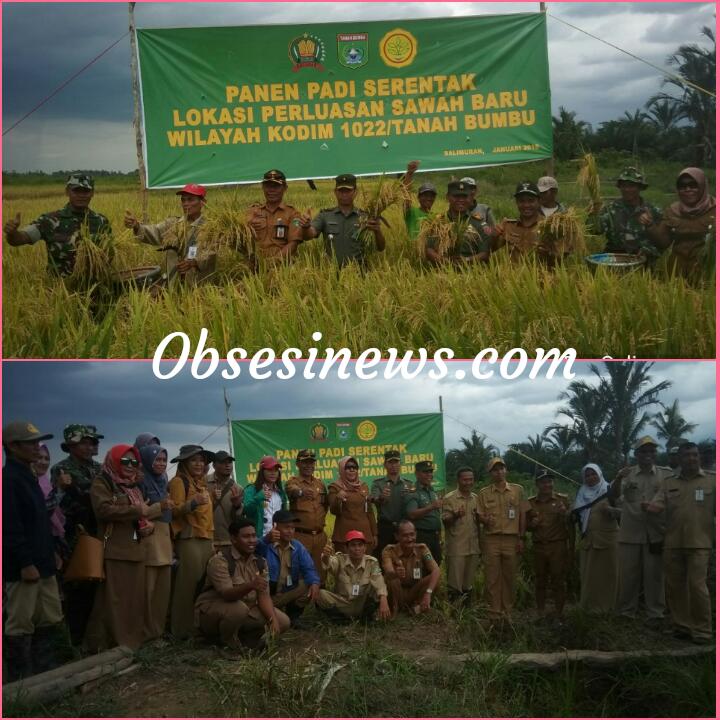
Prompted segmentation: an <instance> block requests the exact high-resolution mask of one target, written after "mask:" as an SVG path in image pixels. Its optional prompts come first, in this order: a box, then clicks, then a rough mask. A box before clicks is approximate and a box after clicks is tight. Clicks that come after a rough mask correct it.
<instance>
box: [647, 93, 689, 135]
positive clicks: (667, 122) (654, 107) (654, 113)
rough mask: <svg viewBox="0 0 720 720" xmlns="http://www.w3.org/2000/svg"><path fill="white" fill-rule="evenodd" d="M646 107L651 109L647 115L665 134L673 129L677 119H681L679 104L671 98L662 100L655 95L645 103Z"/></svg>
mask: <svg viewBox="0 0 720 720" xmlns="http://www.w3.org/2000/svg"><path fill="white" fill-rule="evenodd" d="M645 108H646V109H647V110H649V112H648V113H647V114H646V117H647V119H648V120H650V122H651V123H652V124H653V125H654V126H655V127H656V128H657V129H658V131H659V132H660V133H662V134H663V135H665V134H666V133H668V132H669V131H670V130H672V129H673V128H674V127H675V126H676V125H677V121H678V120H680V112H679V110H678V107H677V105H675V104H673V103H671V102H670V101H669V100H661V99H660V98H658V97H655V98H653V99H651V100H648V101H647V102H646V103H645Z"/></svg>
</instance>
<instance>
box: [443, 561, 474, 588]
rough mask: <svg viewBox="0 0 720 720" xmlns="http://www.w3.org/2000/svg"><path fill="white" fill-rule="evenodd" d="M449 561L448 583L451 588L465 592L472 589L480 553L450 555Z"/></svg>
mask: <svg viewBox="0 0 720 720" xmlns="http://www.w3.org/2000/svg"><path fill="white" fill-rule="evenodd" d="M445 561H446V563H447V584H448V589H449V590H455V592H458V593H464V592H467V591H469V590H472V587H473V584H474V583H475V575H476V574H477V569H478V565H479V564H480V556H479V555H448V556H447V557H446V560H445Z"/></svg>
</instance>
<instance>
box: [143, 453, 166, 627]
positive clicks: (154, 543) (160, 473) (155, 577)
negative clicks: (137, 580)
mask: <svg viewBox="0 0 720 720" xmlns="http://www.w3.org/2000/svg"><path fill="white" fill-rule="evenodd" d="M135 447H137V443H136V445H135ZM140 459H141V462H142V479H141V481H140V485H141V487H142V490H143V493H144V495H145V497H146V498H147V501H148V502H149V503H162V502H164V503H165V505H166V509H165V510H163V511H162V515H160V516H159V517H158V518H156V519H155V521H154V525H155V529H154V530H153V532H152V534H151V535H150V536H149V537H147V538H146V539H145V541H144V543H143V544H144V545H145V632H144V638H145V640H152V639H153V638H158V637H160V636H161V635H162V634H163V632H164V630H165V621H166V619H167V612H168V607H169V605H170V580H171V575H170V571H171V568H172V559H173V548H172V540H171V539H170V523H171V522H172V508H173V505H174V503H173V501H172V500H171V499H170V497H169V495H168V478H167V474H166V472H165V469H166V468H167V462H168V454H167V450H165V448H162V447H160V446H159V445H155V444H154V443H149V444H146V445H143V446H142V447H141V448H140Z"/></svg>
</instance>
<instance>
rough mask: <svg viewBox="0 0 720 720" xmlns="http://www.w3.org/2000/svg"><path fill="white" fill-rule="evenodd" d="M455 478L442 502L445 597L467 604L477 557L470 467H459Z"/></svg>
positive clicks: (475, 517)
mask: <svg viewBox="0 0 720 720" xmlns="http://www.w3.org/2000/svg"><path fill="white" fill-rule="evenodd" d="M456 478H457V489H456V490H453V491H452V492H449V493H448V494H447V495H446V496H445V497H444V498H443V504H442V521H443V525H444V526H445V556H446V558H447V585H448V599H449V600H451V601H452V600H458V599H460V600H461V601H462V603H463V605H464V606H466V607H469V606H470V604H471V603H472V592H473V583H474V582H475V574H476V573H477V568H478V562H479V560H480V521H479V519H478V514H477V513H478V508H477V495H476V494H475V493H474V492H473V491H472V487H473V485H474V484H475V475H474V474H473V470H472V468H469V467H461V468H458V470H457V473H456Z"/></svg>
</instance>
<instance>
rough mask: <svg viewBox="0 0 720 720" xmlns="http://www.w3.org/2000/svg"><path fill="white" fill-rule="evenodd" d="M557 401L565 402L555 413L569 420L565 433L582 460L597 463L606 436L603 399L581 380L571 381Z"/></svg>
mask: <svg viewBox="0 0 720 720" xmlns="http://www.w3.org/2000/svg"><path fill="white" fill-rule="evenodd" d="M558 399H560V400H566V401H567V405H563V406H562V407H560V408H558V411H557V414H558V415H565V417H567V418H569V419H570V420H571V422H572V425H571V426H570V427H569V428H567V432H568V434H569V435H570V437H571V438H572V441H573V443H575V444H576V445H577V446H578V448H579V449H580V452H581V455H582V459H583V461H584V462H589V461H591V460H599V459H600V458H599V456H598V455H599V450H600V446H601V442H602V439H603V438H604V436H605V434H606V427H605V426H606V423H607V403H606V399H605V398H604V397H603V395H602V394H601V393H599V392H598V389H597V388H595V387H593V386H592V385H589V384H588V383H586V382H585V381H584V380H573V381H572V382H571V383H570V384H569V385H568V389H567V390H565V391H564V392H562V393H560V395H559V396H558ZM558 427H561V426H558Z"/></svg>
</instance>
